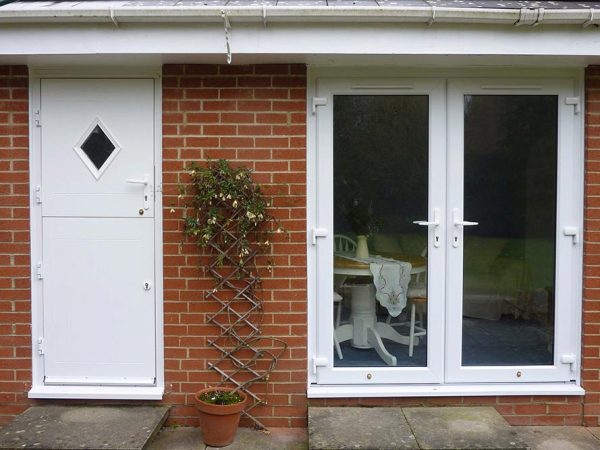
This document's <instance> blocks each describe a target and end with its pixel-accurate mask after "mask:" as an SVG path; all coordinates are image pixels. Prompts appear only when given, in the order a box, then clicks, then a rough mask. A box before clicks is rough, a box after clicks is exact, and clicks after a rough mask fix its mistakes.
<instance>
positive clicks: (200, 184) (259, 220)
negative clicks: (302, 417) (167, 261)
mask: <svg viewBox="0 0 600 450" xmlns="http://www.w3.org/2000/svg"><path fill="white" fill-rule="evenodd" d="M189 175H190V177H191V183H190V184H189V185H184V186H182V196H183V197H185V198H188V199H189V204H188V205H187V206H186V207H185V209H186V213H185V217H184V221H185V234H186V236H187V237H188V239H191V240H193V241H195V242H196V243H197V245H198V246H199V247H200V248H202V249H204V250H206V252H207V253H208V254H209V255H210V262H209V264H208V266H207V267H206V270H207V271H208V273H209V274H210V276H211V277H212V278H213V279H214V282H215V283H214V287H213V288H212V289H210V290H208V291H207V292H206V293H205V299H206V300H209V301H215V302H216V303H217V304H218V311H217V312H216V313H214V314H210V315H208V316H207V321H208V322H209V323H212V324H213V325H216V327H217V329H218V334H217V335H216V336H214V337H212V338H210V339H209V341H208V344H209V345H210V346H211V347H214V348H215V349H216V350H217V351H218V352H219V354H220V357H219V358H218V359H217V360H216V361H214V362H211V363H209V368H210V369H212V370H214V371H215V372H217V373H218V374H219V375H220V377H221V384H227V383H232V384H234V385H235V386H237V387H239V388H241V389H242V390H243V391H244V392H246V393H247V394H248V395H249V397H250V399H251V402H250V403H249V406H248V407H247V408H246V410H245V411H244V415H245V416H247V417H248V418H250V419H251V420H252V421H253V422H254V424H255V426H256V427H257V428H265V427H264V425H263V424H262V423H261V422H260V420H258V419H257V418H256V417H255V415H253V412H252V410H253V409H254V408H256V407H258V406H260V405H264V404H266V403H267V402H266V400H265V399H264V398H261V397H260V396H259V395H258V394H257V393H256V392H255V391H256V389H252V387H253V386H254V385H256V384H257V383H259V382H267V381H268V379H269V374H270V373H271V371H272V370H273V369H274V368H275V366H276V364H277V361H278V360H279V358H280V357H281V355H282V354H283V352H284V351H285V349H286V348H287V344H286V343H285V342H284V341H282V340H281V339H278V338H275V337H270V336H263V334H262V329H261V324H262V320H263V300H262V290H261V271H267V272H270V271H271V270H272V263H271V262H270V261H269V260H268V259H265V258H263V261H264V263H263V264H262V265H261V266H259V265H258V264H257V259H259V258H261V256H266V255H268V253H270V252H269V250H270V248H271V241H270V239H271V238H272V235H273V234H281V233H284V230H283V229H282V228H281V227H280V226H279V224H278V222H277V221H276V220H275V218H274V217H273V215H272V214H271V213H270V212H269V210H270V208H271V207H272V204H271V202H270V201H269V200H268V199H267V198H266V197H265V195H264V194H263V192H262V190H261V188H260V186H258V185H257V184H256V183H255V182H254V181H253V178H252V172H251V171H250V169H248V168H247V167H233V166H231V164H229V163H228V162H227V161H226V160H218V161H209V162H208V164H207V165H205V166H200V165H197V164H193V165H191V166H190V167H189ZM265 392H266V387H265Z"/></svg>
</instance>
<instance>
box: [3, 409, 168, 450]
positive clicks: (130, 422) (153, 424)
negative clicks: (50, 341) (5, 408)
mask: <svg viewBox="0 0 600 450" xmlns="http://www.w3.org/2000/svg"><path fill="white" fill-rule="evenodd" d="M168 414H169V408H168V407H166V406H156V407H154V406H59V405H45V406H33V407H31V408H29V409H28V410H27V411H25V412H24V413H23V414H20V415H19V416H17V417H16V418H15V419H14V420H13V421H12V422H11V423H9V424H8V425H7V426H6V427H4V428H3V429H2V430H0V448H3V449H6V448H11V449H14V448H43V449H65V450H68V449H119V450H121V449H122V450H137V449H143V448H145V447H146V445H147V444H148V442H149V441H151V440H152V438H153V437H154V435H155V434H156V433H157V432H158V431H159V430H160V427H161V426H162V425H163V423H164V422H165V420H166V419H167V415H168Z"/></svg>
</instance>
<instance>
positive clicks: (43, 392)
mask: <svg viewBox="0 0 600 450" xmlns="http://www.w3.org/2000/svg"><path fill="white" fill-rule="evenodd" d="M163 393H164V388H163V387H162V386H153V387H136V386H43V385H42V386H33V387H32V388H31V390H30V391H29V392H28V394H27V396H28V397H29V398H56V399H59V398H60V399H87V400H94V399H96V400H162V398H163Z"/></svg>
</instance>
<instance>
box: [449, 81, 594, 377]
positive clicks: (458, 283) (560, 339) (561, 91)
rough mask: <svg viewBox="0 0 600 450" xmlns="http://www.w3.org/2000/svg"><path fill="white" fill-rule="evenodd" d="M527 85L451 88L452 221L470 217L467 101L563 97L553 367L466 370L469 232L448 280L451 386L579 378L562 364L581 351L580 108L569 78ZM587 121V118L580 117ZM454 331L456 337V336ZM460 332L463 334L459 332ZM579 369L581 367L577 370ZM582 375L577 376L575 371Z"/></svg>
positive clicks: (453, 251) (454, 251)
mask: <svg viewBox="0 0 600 450" xmlns="http://www.w3.org/2000/svg"><path fill="white" fill-rule="evenodd" d="M519 81H521V80H518V79H517V80H515V79H510V78H469V79H465V78H453V79H451V80H449V82H448V100H449V101H448V105H449V107H448V128H449V130H450V129H451V130H452V131H451V132H449V133H448V155H449V157H448V205H447V208H448V209H447V211H446V214H447V217H448V218H449V219H450V220H451V213H452V209H453V208H458V210H459V211H460V212H461V214H462V213H464V210H465V198H464V154H465V149H464V117H465V115H464V101H463V96H464V95H480V96H485V95H487V96H492V95H503V96H512V95H528V96H535V95H550V96H556V97H557V111H556V112H557V116H558V118H557V130H556V132H557V143H556V144H557V149H556V151H557V154H556V172H557V174H556V191H557V192H556V216H555V221H556V222H555V226H556V231H555V236H554V245H555V264H554V275H555V277H554V280H555V281H554V284H555V286H554V288H555V299H557V301H556V304H555V307H556V311H555V320H554V326H553V330H554V339H553V343H554V349H553V364H551V365H550V364H549V365H526V364H523V365H503V366H491V365H489V366H483V365H482V366H475V365H473V366H463V365H462V337H463V336H462V332H460V331H462V328H463V315H462V312H463V283H464V279H463V276H464V274H463V263H464V248H465V246H464V241H465V239H464V229H461V230H460V232H459V235H460V238H459V239H460V244H459V246H458V248H453V247H452V246H450V245H449V246H448V256H447V258H448V259H447V261H448V264H447V267H446V277H447V280H451V281H450V282H448V283H447V293H446V321H447V322H446V323H447V324H452V325H453V326H452V327H451V326H448V330H447V336H446V357H447V359H446V374H445V378H446V380H447V381H449V382H456V383H465V382H466V383H472V382H477V381H478V380H481V379H486V380H493V381H495V382H498V383H528V382H531V380H532V379H534V381H537V382H558V379H560V378H562V379H563V380H565V381H568V380H571V379H573V378H574V374H573V369H574V368H575V369H576V367H574V366H573V365H571V364H565V363H564V362H561V355H574V354H575V351H574V350H573V349H576V348H578V347H580V345H578V343H577V342H576V340H575V338H574V336H575V333H574V332H573V329H572V326H571V324H573V323H574V322H576V320H577V318H576V317H574V314H577V311H575V309H576V308H572V309H570V308H569V306H570V305H569V302H568V301H567V299H568V298H569V294H568V292H576V289H577V286H574V284H576V283H574V282H573V280H574V279H576V278H577V277H576V276H574V273H576V272H573V269H575V271H576V270H577V264H576V263H575V262H576V261H581V252H582V248H583V245H582V241H583V240H582V238H581V235H582V233H581V230H582V229H583V225H582V222H583V217H582V213H583V208H579V209H578V205H577V203H576V202H572V201H571V200H572V199H573V198H574V197H577V185H576V184H575V183H572V184H571V182H570V181H571V179H572V178H571V177H573V176H574V174H576V173H577V165H576V162H577V161H576V160H577V155H576V153H575V156H573V154H574V152H573V151H572V150H573V149H572V143H573V142H574V138H575V136H576V126H575V120H573V119H574V118H575V117H577V113H576V112H575V111H574V106H573V105H569V104H568V103H567V102H566V99H567V97H571V96H573V89H574V86H573V80H572V79H565V78H552V79H540V80H536V81H535V82H532V83H531V85H523V84H522V83H519ZM580 115H581V114H580ZM463 219H464V220H475V221H477V220H478V219H479V218H477V217H475V218H473V217H463ZM450 220H449V221H448V224H447V236H446V239H447V242H451V239H452V233H453V232H454V227H453V226H452V224H451V222H450ZM567 226H575V227H576V228H577V229H578V230H579V231H578V233H579V239H578V240H579V245H574V243H573V238H572V237H571V236H566V235H565V234H564V233H563V229H564V228H565V227H567ZM451 330H453V331H454V333H451ZM459 330H460V331H459ZM577 367H578V365H577ZM575 371H576V370H575Z"/></svg>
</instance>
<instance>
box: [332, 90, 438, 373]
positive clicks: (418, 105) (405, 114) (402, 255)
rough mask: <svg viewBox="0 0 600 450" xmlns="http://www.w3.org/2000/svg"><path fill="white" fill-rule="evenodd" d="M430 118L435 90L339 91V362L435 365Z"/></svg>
mask: <svg viewBox="0 0 600 450" xmlns="http://www.w3.org/2000/svg"><path fill="white" fill-rule="evenodd" d="M428 122H429V99H428V96H427V95H335V96H334V99H333V226H334V241H335V242H334V290H335V292H336V293H337V294H339V295H340V296H341V297H342V299H341V300H340V299H339V297H338V302H336V303H335V308H336V335H337V338H338V343H339V344H340V347H339V351H337V349H336V353H335V354H334V356H335V359H334V366H335V367H377V366H382V367H386V366H396V367H402V366H406V367H426V366H427V339H426V338H424V336H426V334H427V321H426V315H427V313H426V311H427V285H426V278H427V277H426V274H427V258H426V255H427V234H428V233H427V231H428V230H427V228H424V227H420V226H418V225H416V224H414V223H413V222H414V221H417V220H420V219H423V218H424V217H427V205H428V203H427V197H428V195H427V191H428V160H429V156H428V155H429V151H428V147H429V123H428ZM407 174H410V176H407ZM365 244H366V245H365ZM371 264H373V265H374V267H373V268H372V267H370V265H371ZM363 266H364V268H363V269H362V270H363V272H364V273H359V270H360V269H359V267H363ZM377 266H381V267H377ZM350 267H352V270H348V268H350ZM374 270H375V271H377V273H378V275H377V279H374V276H375V275H374V273H373V271H374ZM404 272H406V273H404ZM417 291H418V292H417ZM385 305H388V306H389V308H390V309H391V311H390V310H388V308H386V306H385ZM413 310H414V313H415V318H414V320H411V318H412V312H413ZM337 314H341V317H340V318H341V320H340V321H339V323H337V321H338V316H337ZM411 334H412V345H411V343H410V336H411ZM386 336H387V337H386ZM377 337H379V338H380V339H383V341H381V342H379V340H378V339H377Z"/></svg>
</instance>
